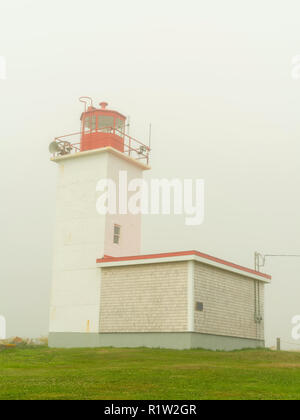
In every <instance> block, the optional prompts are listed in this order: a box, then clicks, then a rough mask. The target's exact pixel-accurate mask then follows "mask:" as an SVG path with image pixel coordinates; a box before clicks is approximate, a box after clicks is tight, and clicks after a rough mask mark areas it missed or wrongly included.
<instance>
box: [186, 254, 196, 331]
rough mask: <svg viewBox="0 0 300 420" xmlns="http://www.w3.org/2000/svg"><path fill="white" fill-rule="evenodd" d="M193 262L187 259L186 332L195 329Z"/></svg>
mask: <svg viewBox="0 0 300 420" xmlns="http://www.w3.org/2000/svg"><path fill="white" fill-rule="evenodd" d="M194 274H195V262H194V261H188V281H187V289H188V290H187V294H188V332H194V331H195V276H194Z"/></svg>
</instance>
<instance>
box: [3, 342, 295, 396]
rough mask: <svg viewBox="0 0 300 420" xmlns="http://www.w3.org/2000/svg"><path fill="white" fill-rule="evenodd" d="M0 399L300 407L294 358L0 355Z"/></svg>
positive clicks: (29, 351) (139, 352)
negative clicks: (295, 403)
mask: <svg viewBox="0 0 300 420" xmlns="http://www.w3.org/2000/svg"><path fill="white" fill-rule="evenodd" d="M0 399H1V400H6V399H34V400H36V399H52V400H54V399H68V400H70V399H91V400H92V399H105V400H107V399H113V400H116V399H121V400H123V399H138V400H139V399H145V400H149V399H158V400H162V399H188V400H191V399H195V400H202V399H297V400H298V399H300V354H299V353H288V352H279V353H277V352H271V351H268V350H249V351H240V352H232V353H223V352H217V353H215V352H209V351H203V350H188V351H172V350H151V349H95V350H94V349H78V350H56V349H48V348H46V347H39V348H15V349H5V350H1V351H0Z"/></svg>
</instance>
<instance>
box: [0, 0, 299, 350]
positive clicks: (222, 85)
mask: <svg viewBox="0 0 300 420" xmlns="http://www.w3.org/2000/svg"><path fill="white" fill-rule="evenodd" d="M299 16H300V4H299V1H297V0H295V1H291V0H281V1H280V0H279V1H276V2H274V0H273V1H271V0H270V1H268V0H251V1H250V0H245V1H240V0H227V1H224V0H209V1H208V0H206V1H203V0H186V1H178V0H160V1H158V0H152V1H144V0H128V1H126V2H125V1H124V0H117V1H113V2H108V1H102V0H86V1H85V2H82V1H77V0H72V1H71V0H52V1H46V0H45V1H38V0H31V1H25V0H24V1H21V0H19V1H15V0H11V1H9V2H8V1H4V0H1V3H0V56H5V57H6V60H7V80H0V121H1V125H0V128H1V130H0V138H1V154H0V156H1V165H0V170H1V178H0V186H1V207H0V224H1V242H0V243H1V245H0V246H1V277H0V313H1V314H3V315H5V316H6V319H7V323H8V325H7V328H8V335H9V336H12V335H20V336H39V335H42V334H44V335H45V334H47V331H48V312H49V293H50V282H51V264H52V240H53V223H54V209H55V188H56V169H57V168H56V166H55V164H53V163H51V162H50V161H49V153H48V144H49V143H50V142H51V141H52V140H53V138H54V137H56V136H59V135H63V134H68V133H72V132H76V131H79V118H80V113H81V112H82V104H80V103H79V102H78V97H79V96H82V95H89V96H92V97H93V98H94V99H95V103H98V102H100V101H101V100H106V101H108V102H109V104H110V106H111V107H112V108H114V109H117V110H119V111H120V112H122V113H124V114H125V115H130V117H131V123H132V126H131V134H132V135H134V136H135V137H137V138H139V139H140V140H141V141H145V142H146V141H147V139H148V126H149V123H150V122H151V123H152V127H153V137H152V147H153V154H152V171H151V173H150V172H149V173H147V174H146V177H147V178H149V177H156V178H157V177H166V178H174V177H177V178H178V177H179V178H203V179H204V180H205V182H206V203H205V204H206V215H205V223H204V224H203V225H202V226H199V227H196V228H195V227H187V226H185V224H184V220H183V217H178V216H176V217H175V216H174V217H166V216H159V217H157V216H145V217H144V223H143V251H144V252H164V251H176V250H191V249H198V250H199V251H202V252H206V253H210V254H212V255H214V256H217V257H220V258H225V259H228V260H230V261H234V262H236V263H239V264H242V265H246V266H249V267H253V254H254V251H256V250H258V251H261V252H263V253H293V254H294V253H300V243H299V233H300V232H299V230H300V229H299V214H300V199H299V193H298V191H299V187H298V186H299V180H300V179H299V178H300V168H299V155H300V146H299V138H300V118H299V111H300V80H294V79H293V78H292V77H291V60H292V58H293V57H294V56H295V55H298V54H300V25H299ZM266 271H267V272H269V273H270V274H272V275H273V282H272V285H270V286H267V301H266V309H267V314H266V328H267V330H266V335H267V344H268V345H273V344H274V343H275V339H276V337H282V339H283V340H284V341H285V342H289V343H293V340H292V338H291V329H292V326H291V318H292V317H293V316H294V315H298V314H300V278H299V277H300V276H299V275H300V259H299V260H296V259H293V260H288V259H284V260H269V261H268V263H267V266H266ZM290 347H291V346H288V345H287V344H286V345H285V346H284V348H290ZM292 347H293V348H298V349H300V341H299V342H294V345H293V346H292Z"/></svg>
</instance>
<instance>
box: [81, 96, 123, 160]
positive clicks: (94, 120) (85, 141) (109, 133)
mask: <svg viewBox="0 0 300 420" xmlns="http://www.w3.org/2000/svg"><path fill="white" fill-rule="evenodd" d="M107 106H108V104H107V103H106V102H101V103H100V108H95V107H94V106H89V107H88V108H87V107H86V109H85V112H83V113H82V115H81V123H82V126H81V140H80V151H81V152H85V151H87V150H94V149H100V148H102V147H108V146H110V147H113V148H114V149H117V150H118V151H120V152H124V138H125V124H126V117H124V115H122V114H120V113H119V112H117V111H112V110H109V109H107Z"/></svg>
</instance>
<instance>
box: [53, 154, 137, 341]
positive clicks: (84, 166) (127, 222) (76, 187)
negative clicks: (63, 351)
mask: <svg viewBox="0 0 300 420" xmlns="http://www.w3.org/2000/svg"><path fill="white" fill-rule="evenodd" d="M56 162H57V164H58V169H59V171H58V186H57V206H56V226H55V238H54V262H53V282H52V291H51V309H50V332H82V333H83V332H92V333H95V332H99V313H100V275H101V273H100V271H101V270H99V269H98V268H97V267H96V259H97V258H100V257H102V256H103V255H112V256H127V255H136V254H138V253H139V252H140V244H141V238H140V235H141V217H140V216H132V215H124V216H111V215H108V216H100V215H99V214H98V213H97V211H96V201H97V198H98V196H99V194H100V193H99V192H96V185H97V183H98V181H99V180H100V179H103V178H111V179H113V180H115V182H118V176H119V170H127V171H128V177H129V179H132V178H135V177H141V176H142V172H143V170H142V168H141V167H140V166H137V165H136V164H135V163H134V162H130V161H128V160H126V159H124V158H123V157H121V156H116V155H115V154H113V153H112V152H110V151H109V150H106V149H103V151H101V152H100V153H99V151H95V153H82V154H80V156H79V155H77V156H75V157H70V156H68V157H65V158H59V159H58V160H57V161H56ZM114 223H117V224H120V225H121V226H122V237H121V244H120V246H117V245H113V225H114Z"/></svg>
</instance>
